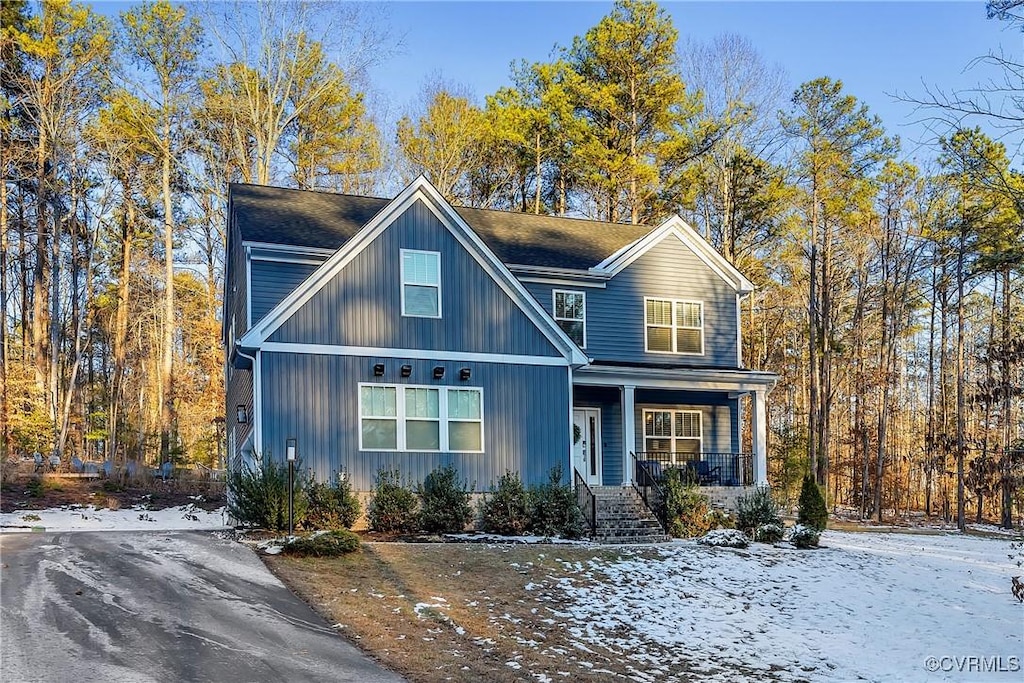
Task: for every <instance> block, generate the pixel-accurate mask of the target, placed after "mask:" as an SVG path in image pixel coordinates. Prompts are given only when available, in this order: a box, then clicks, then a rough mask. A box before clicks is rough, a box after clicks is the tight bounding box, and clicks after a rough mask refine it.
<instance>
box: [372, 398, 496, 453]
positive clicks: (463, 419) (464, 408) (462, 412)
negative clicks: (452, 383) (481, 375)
mask: <svg viewBox="0 0 1024 683" xmlns="http://www.w3.org/2000/svg"><path fill="white" fill-rule="evenodd" d="M483 445H484V421H483V389H480V388H465V389H463V388H459V389H449V388H445V387H417V386H405V385H394V386H392V385H382V384H360V385H359V449H360V450H364V451H429V452H438V451H443V452H466V453H481V452H483V450H484V448H483Z"/></svg>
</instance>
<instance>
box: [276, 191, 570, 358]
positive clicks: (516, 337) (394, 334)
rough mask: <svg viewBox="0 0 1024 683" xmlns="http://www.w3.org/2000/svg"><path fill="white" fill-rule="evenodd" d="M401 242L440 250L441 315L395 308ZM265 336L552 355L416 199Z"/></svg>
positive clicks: (513, 306)
mask: <svg viewBox="0 0 1024 683" xmlns="http://www.w3.org/2000/svg"><path fill="white" fill-rule="evenodd" d="M401 249H418V250H425V251H437V252H440V253H441V313H442V318H441V319H433V318H414V317H403V316H402V314H401V266H400V262H401V258H400V250H401ZM271 341H275V342H298V343H307V344H330V345H343V346H370V347H383V348H417V349H436V350H446V351H466V352H477V353H505V354H516V355H544V356H557V355H560V354H559V352H558V350H557V349H555V347H554V346H553V345H552V344H551V342H550V341H549V340H548V339H547V338H546V337H545V336H544V334H543V333H542V332H541V331H540V330H539V329H538V328H537V326H536V325H535V324H534V323H533V322H532V321H531V320H530V319H529V318H528V317H527V316H526V315H525V314H524V313H523V312H522V311H521V310H520V309H519V307H518V306H517V304H516V303H515V302H513V301H512V299H511V298H509V296H508V295H507V294H505V292H504V291H502V289H501V288H500V287H499V286H498V285H497V284H496V283H495V282H494V281H493V280H492V279H491V277H490V276H489V275H488V274H487V272H486V271H484V270H483V268H482V267H481V266H480V265H479V264H478V263H477V262H476V261H475V260H474V259H473V257H472V256H471V255H470V254H469V253H468V252H467V251H466V250H465V249H464V248H463V246H462V245H461V244H460V243H459V242H458V240H456V239H455V237H454V236H453V235H452V234H451V233H450V232H449V231H448V230H447V228H445V227H444V225H443V224H442V223H441V222H440V221H439V220H438V219H437V218H436V217H435V216H434V214H433V213H431V211H430V210H429V209H428V208H427V207H426V206H425V205H424V204H423V203H422V202H420V201H417V202H416V203H415V204H414V205H413V206H411V207H410V208H409V210H407V211H406V212H405V213H403V214H402V215H401V216H399V217H398V218H396V219H395V221H394V222H393V223H392V224H391V225H390V226H389V227H388V228H387V229H386V230H385V231H384V232H383V233H382V234H381V235H380V236H379V237H378V238H377V239H376V240H374V242H373V243H372V244H370V245H369V246H367V247H366V249H365V250H363V251H362V252H361V253H360V254H358V255H357V256H356V257H355V258H354V259H353V260H352V261H351V262H350V263H349V264H348V265H347V266H345V268H344V269H343V270H342V271H341V272H340V273H339V274H338V275H336V276H335V277H334V279H333V280H332V281H331V282H329V283H328V284H327V285H326V286H325V287H324V288H323V289H322V290H321V291H319V292H318V293H317V294H315V295H314V296H313V297H312V298H311V299H310V300H309V301H307V302H306V304H305V305H303V306H302V307H301V308H300V309H299V310H298V311H296V312H295V314H294V315H292V317H291V318H289V319H288V320H287V321H286V322H285V323H284V324H283V325H282V326H281V328H280V329H278V330H277V331H276V332H275V333H274V334H273V335H272V336H271Z"/></svg>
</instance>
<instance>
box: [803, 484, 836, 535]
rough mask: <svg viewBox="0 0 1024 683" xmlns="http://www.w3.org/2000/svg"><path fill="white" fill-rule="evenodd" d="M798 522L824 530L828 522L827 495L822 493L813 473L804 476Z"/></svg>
mask: <svg viewBox="0 0 1024 683" xmlns="http://www.w3.org/2000/svg"><path fill="white" fill-rule="evenodd" d="M796 521H797V524H803V525H804V526H807V527H810V528H812V529H816V530H818V531H824V530H825V526H826V525H827V524H828V507H827V506H826V505H825V496H823V495H822V494H821V488H820V487H819V486H818V483H817V482H816V481H814V477H812V476H811V475H809V474H808V475H805V476H804V483H803V486H802V487H801V488H800V501H799V503H798V504H797V516H796Z"/></svg>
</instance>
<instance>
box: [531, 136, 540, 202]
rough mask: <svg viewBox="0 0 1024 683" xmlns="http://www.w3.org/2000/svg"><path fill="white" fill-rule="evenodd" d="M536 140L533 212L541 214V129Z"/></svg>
mask: <svg viewBox="0 0 1024 683" xmlns="http://www.w3.org/2000/svg"><path fill="white" fill-rule="evenodd" d="M535 142H536V147H535V148H534V153H535V157H534V161H535V166H534V170H533V175H534V177H533V186H534V189H533V212H534V213H535V214H540V191H541V153H540V131H539V130H538V131H537V134H536V138H535Z"/></svg>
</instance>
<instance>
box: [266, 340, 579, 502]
mask: <svg viewBox="0 0 1024 683" xmlns="http://www.w3.org/2000/svg"><path fill="white" fill-rule="evenodd" d="M374 363H384V365H385V372H384V376H383V377H374V375H373V365H374ZM403 364H409V365H411V366H412V376H411V377H409V378H402V377H400V375H399V369H400V367H401V366H402V365H403ZM436 365H441V366H444V367H445V377H444V379H443V380H434V379H433V378H432V370H433V368H434V366H436ZM261 366H262V369H261V372H262V376H263V377H262V385H263V445H264V450H266V451H269V452H271V453H272V455H273V456H274V458H275V459H280V458H281V457H282V454H283V453H284V449H285V444H286V441H287V439H289V438H292V437H294V438H295V439H296V440H297V444H298V450H299V454H300V456H301V458H302V462H303V466H304V467H308V468H310V469H312V470H313V472H314V473H315V474H316V476H317V477H318V478H326V477H329V476H331V475H332V474H333V473H335V472H337V471H339V470H342V469H344V470H345V471H347V472H348V473H349V476H350V477H351V478H352V482H353V484H354V486H355V488H356V489H357V490H370V489H372V488H373V482H374V478H375V475H376V474H377V471H378V470H379V469H381V468H395V467H397V468H399V469H400V470H401V472H402V474H403V476H404V477H406V478H407V479H408V480H409V481H412V482H420V481H422V480H423V478H424V477H425V476H426V475H427V474H428V473H429V472H430V471H431V470H433V469H434V468H435V467H438V466H444V465H447V464H452V465H454V466H455V467H456V468H458V470H459V472H460V473H461V475H462V476H463V477H464V478H465V479H466V480H467V481H468V482H469V483H470V484H475V485H476V489H477V490H486V489H488V488H489V487H490V486H491V484H492V483H497V480H498V479H499V478H500V477H501V475H502V474H504V473H505V472H506V471H513V472H519V473H520V475H521V476H522V478H523V480H524V481H525V482H527V483H531V482H533V483H537V482H540V481H543V480H544V478H545V477H546V474H547V472H548V471H549V470H550V469H551V467H553V466H554V465H556V464H558V463H562V465H563V469H564V467H565V465H566V463H567V462H568V453H569V427H568V409H569V408H568V404H567V396H568V377H567V372H566V369H565V368H564V367H548V366H523V365H510V364H489V363H452V362H431V361H417V360H402V359H396V358H370V357H352V356H327V355H314V354H290V353H263V354H262V362H261ZM461 367H468V368H470V370H471V372H472V377H471V379H470V380H468V381H465V382H463V381H460V380H459V379H458V375H459V368H461ZM360 382H371V383H380V384H416V385H426V386H438V387H448V386H450V387H482V388H483V400H484V448H485V452H484V453H386V452H376V451H363V452H360V451H359V416H358V414H357V413H358V384H359V383H360Z"/></svg>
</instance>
